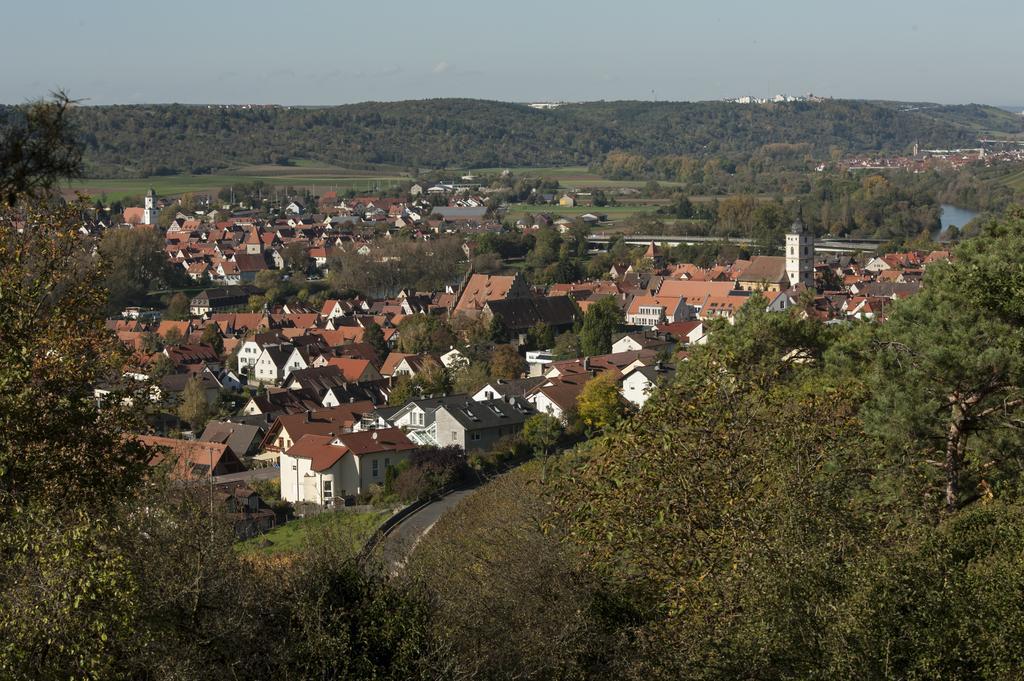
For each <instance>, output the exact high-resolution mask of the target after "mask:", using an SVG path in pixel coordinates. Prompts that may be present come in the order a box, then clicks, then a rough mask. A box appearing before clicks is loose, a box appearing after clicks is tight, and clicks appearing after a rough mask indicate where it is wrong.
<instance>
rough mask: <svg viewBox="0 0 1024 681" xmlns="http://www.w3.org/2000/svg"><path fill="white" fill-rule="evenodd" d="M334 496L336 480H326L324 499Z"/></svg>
mask: <svg viewBox="0 0 1024 681" xmlns="http://www.w3.org/2000/svg"><path fill="white" fill-rule="evenodd" d="M333 497H334V481H333V480H324V501H327V500H329V499H332V498H333Z"/></svg>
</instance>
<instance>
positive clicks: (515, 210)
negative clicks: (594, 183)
mask: <svg viewBox="0 0 1024 681" xmlns="http://www.w3.org/2000/svg"><path fill="white" fill-rule="evenodd" d="M658 208H659V206H657V205H655V204H644V203H634V204H630V205H627V206H605V207H603V208H595V207H593V206H574V207H573V208H563V207H562V206H549V205H544V204H540V205H534V206H531V205H528V204H516V205H514V206H511V207H510V209H509V211H508V213H507V214H506V215H505V218H506V219H510V220H518V219H519V218H521V217H523V216H524V215H535V214H537V213H546V214H548V215H550V216H552V217H554V218H560V217H564V218H569V219H572V218H575V217H578V216H580V215H585V214H587V213H593V214H594V215H607V216H608V219H609V220H616V219H622V218H628V217H630V216H631V215H638V214H641V213H653V212H654V211H656V210H658Z"/></svg>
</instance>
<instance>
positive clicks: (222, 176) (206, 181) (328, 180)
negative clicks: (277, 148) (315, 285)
mask: <svg viewBox="0 0 1024 681" xmlns="http://www.w3.org/2000/svg"><path fill="white" fill-rule="evenodd" d="M407 179H408V177H405V176H402V175H401V174H398V173H395V172H394V171H390V172H384V171H381V172H374V171H369V170H349V169H346V168H339V167H335V166H325V165H320V164H316V163H312V162H309V161H297V162H296V164H295V165H293V166H275V165H254V166H242V167H239V168H234V169H232V170H231V171H229V172H226V173H219V174H213V175H158V176H153V177H144V178H127V179H90V178H85V179H81V180H76V181H74V182H71V183H70V184H68V185H67V186H66V188H65V189H66V193H69V194H70V193H73V192H76V191H78V192H82V193H83V194H88V195H89V196H91V197H93V198H100V197H105V198H106V199H107V200H108V201H116V200H122V199H124V198H126V197H136V196H141V195H143V194H145V193H146V191H147V190H148V189H149V188H150V187H152V188H153V189H154V190H155V191H156V193H157V194H158V195H160V196H176V195H179V194H184V193H186V192H210V193H214V194H216V193H217V192H218V191H220V189H221V188H222V187H230V186H232V185H236V184H243V183H244V184H250V183H252V182H256V181H262V182H264V183H265V184H267V185H270V186H274V187H289V186H290V187H295V188H297V189H304V188H305V189H309V190H310V191H311V192H312V193H313V194H321V193H323V192H326V191H348V190H350V189H353V190H355V191H359V192H363V191H365V192H373V191H379V190H380V189H382V188H387V187H390V186H393V185H394V184H397V183H399V182H402V181H405V180H407Z"/></svg>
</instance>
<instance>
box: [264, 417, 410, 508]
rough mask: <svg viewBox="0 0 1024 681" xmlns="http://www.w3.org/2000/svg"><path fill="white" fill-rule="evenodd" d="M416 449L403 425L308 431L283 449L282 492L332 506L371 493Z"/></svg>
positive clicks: (296, 499)
mask: <svg viewBox="0 0 1024 681" xmlns="http://www.w3.org/2000/svg"><path fill="white" fill-rule="evenodd" d="M414 449H416V445H415V444H414V443H413V442H411V441H410V440H409V438H408V437H406V435H405V433H403V432H402V430H401V429H400V428H385V429H380V430H368V431H362V432H354V433H343V434H340V435H334V436H332V435H303V436H302V438H300V439H299V441H298V442H296V443H294V444H293V445H292V446H291V447H289V448H288V450H287V451H286V452H284V453H283V454H281V457H280V481H281V498H282V499H284V500H285V501H290V502H292V503H300V502H304V503H313V504H319V505H322V506H326V505H329V504H333V503H337V502H336V500H343V499H345V498H346V497H354V496H359V495H361V494H365V493H366V492H367V491H368V490H369V488H370V486H371V485H374V484H378V485H382V484H384V476H385V475H386V471H387V469H388V468H389V467H391V466H397V465H398V464H399V463H401V462H402V461H404V460H406V459H407V458H408V457H409V454H410V453H411V452H412V451H413V450H414Z"/></svg>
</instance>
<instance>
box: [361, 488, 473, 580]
mask: <svg viewBox="0 0 1024 681" xmlns="http://www.w3.org/2000/svg"><path fill="white" fill-rule="evenodd" d="M477 489H478V487H470V488H464V489H457V490H454V491H452V492H449V493H448V494H446V495H445V496H443V497H441V498H440V499H438V500H437V501H434V502H432V503H430V504H427V505H426V506H424V507H423V508H421V509H420V510H418V511H416V512H415V513H413V514H412V515H410V516H409V517H408V518H405V519H404V520H403V521H402V522H400V523H398V524H397V525H395V527H394V528H392V530H391V532H389V533H388V535H387V536H386V537H384V538H383V539H382V540H381V542H380V545H379V546H378V550H379V551H380V556H381V558H382V559H383V561H384V564H385V565H387V566H388V570H389V571H390V572H391V573H395V572H398V571H399V570H401V569H402V568H403V567H405V562H406V560H408V558H409V554H411V553H412V551H413V549H415V548H416V544H417V543H418V542H419V541H420V540H421V539H422V538H423V537H424V536H426V534H427V532H430V528H432V527H433V526H434V523H436V522H437V521H438V520H439V519H440V518H441V516H442V515H444V514H445V513H447V512H448V511H449V510H450V509H452V508H454V507H455V505H456V504H458V503H459V502H460V501H461V500H462V499H463V498H464V497H467V496H469V495H470V494H472V493H473V492H475V491H476V490H477Z"/></svg>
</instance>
